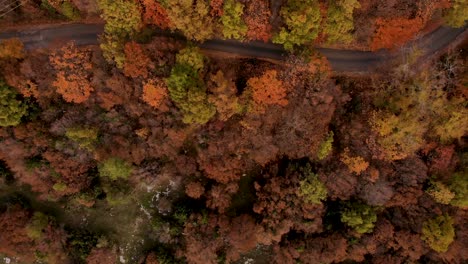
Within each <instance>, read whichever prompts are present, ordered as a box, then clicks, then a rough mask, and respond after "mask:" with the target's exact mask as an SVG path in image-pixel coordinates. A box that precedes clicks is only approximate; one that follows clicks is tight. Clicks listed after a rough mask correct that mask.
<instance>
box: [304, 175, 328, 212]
mask: <svg viewBox="0 0 468 264" xmlns="http://www.w3.org/2000/svg"><path fill="white" fill-rule="evenodd" d="M303 174H304V177H305V178H304V179H303V180H301V181H300V182H299V184H300V187H299V196H301V197H303V198H304V200H305V201H306V202H309V203H313V204H319V203H321V201H323V200H325V199H326V198H327V187H325V184H323V182H322V181H320V179H319V178H318V175H317V174H315V173H313V172H312V171H311V167H310V166H306V167H305V168H303Z"/></svg>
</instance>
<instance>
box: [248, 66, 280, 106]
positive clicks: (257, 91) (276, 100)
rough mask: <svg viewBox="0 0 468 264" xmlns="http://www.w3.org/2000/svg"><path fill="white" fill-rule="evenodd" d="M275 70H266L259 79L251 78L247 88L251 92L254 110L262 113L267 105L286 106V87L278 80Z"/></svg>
mask: <svg viewBox="0 0 468 264" xmlns="http://www.w3.org/2000/svg"><path fill="white" fill-rule="evenodd" d="M277 75H278V74H277V72H276V70H267V71H266V72H265V73H264V74H263V75H262V76H260V77H252V78H250V79H249V80H248V81H247V86H248V87H249V89H251V91H252V99H253V102H254V110H255V111H259V112H264V111H265V109H266V107H267V106H269V105H280V106H286V105H287V104H288V100H287V99H286V95H287V89H286V85H285V84H284V83H283V82H282V81H281V80H279V79H278V77H277Z"/></svg>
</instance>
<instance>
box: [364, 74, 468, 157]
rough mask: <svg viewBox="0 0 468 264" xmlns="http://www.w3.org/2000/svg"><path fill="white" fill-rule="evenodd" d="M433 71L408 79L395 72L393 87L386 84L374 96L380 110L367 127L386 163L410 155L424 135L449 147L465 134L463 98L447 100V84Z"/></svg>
mask: <svg viewBox="0 0 468 264" xmlns="http://www.w3.org/2000/svg"><path fill="white" fill-rule="evenodd" d="M433 71H434V73H435V74H430V73H429V72H422V73H418V74H415V75H411V76H405V73H399V72H398V71H396V72H395V73H394V74H393V76H394V79H393V81H392V83H385V84H384V85H385V86H387V85H388V86H387V87H386V89H385V90H384V91H383V92H382V91H381V92H382V93H381V94H380V95H376V100H375V104H376V106H378V107H379V108H380V109H379V110H378V111H376V112H374V114H373V116H372V117H371V119H370V123H371V126H372V128H373V130H374V131H375V132H376V133H378V136H379V138H378V142H379V144H380V146H381V147H382V148H383V152H384V155H385V156H386V158H387V159H390V160H399V159H403V158H405V157H407V156H410V155H413V154H414V153H415V152H416V151H417V150H418V149H420V148H421V146H423V144H424V142H425V138H424V136H426V135H427V136H432V137H435V138H437V139H438V140H440V141H442V142H443V143H448V142H451V141H452V140H454V139H460V138H461V137H462V136H463V135H465V134H466V133H467V132H468V128H467V124H468V115H467V114H466V113H467V112H466V111H467V110H466V108H465V107H464V106H463V101H464V99H463V97H460V96H457V95H455V96H450V97H449V94H448V93H447V92H446V91H445V90H444V87H445V85H446V84H447V82H446V80H443V79H441V78H439V75H438V74H437V72H438V70H437V69H433ZM415 120H418V122H415Z"/></svg>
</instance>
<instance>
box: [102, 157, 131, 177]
mask: <svg viewBox="0 0 468 264" xmlns="http://www.w3.org/2000/svg"><path fill="white" fill-rule="evenodd" d="M98 169H99V175H100V176H101V177H108V178H110V179H111V180H117V179H120V178H121V179H127V178H128V177H129V176H130V174H131V173H132V171H133V168H132V165H131V164H129V163H128V162H126V161H125V160H122V159H120V158H109V159H107V160H106V161H104V162H103V163H102V164H100V165H99V166H98Z"/></svg>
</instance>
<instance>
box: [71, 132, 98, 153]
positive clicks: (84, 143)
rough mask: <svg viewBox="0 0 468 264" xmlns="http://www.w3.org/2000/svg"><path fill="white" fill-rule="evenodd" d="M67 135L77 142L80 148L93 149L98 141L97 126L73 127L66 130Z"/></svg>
mask: <svg viewBox="0 0 468 264" xmlns="http://www.w3.org/2000/svg"><path fill="white" fill-rule="evenodd" d="M65 136H66V137H67V138H69V139H70V140H72V141H74V142H76V143H77V144H78V146H79V147H80V148H83V149H87V150H90V151H91V150H93V149H94V147H95V144H96V143H97V141H98V130H97V129H96V128H86V127H71V128H68V129H67V131H66V132H65Z"/></svg>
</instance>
